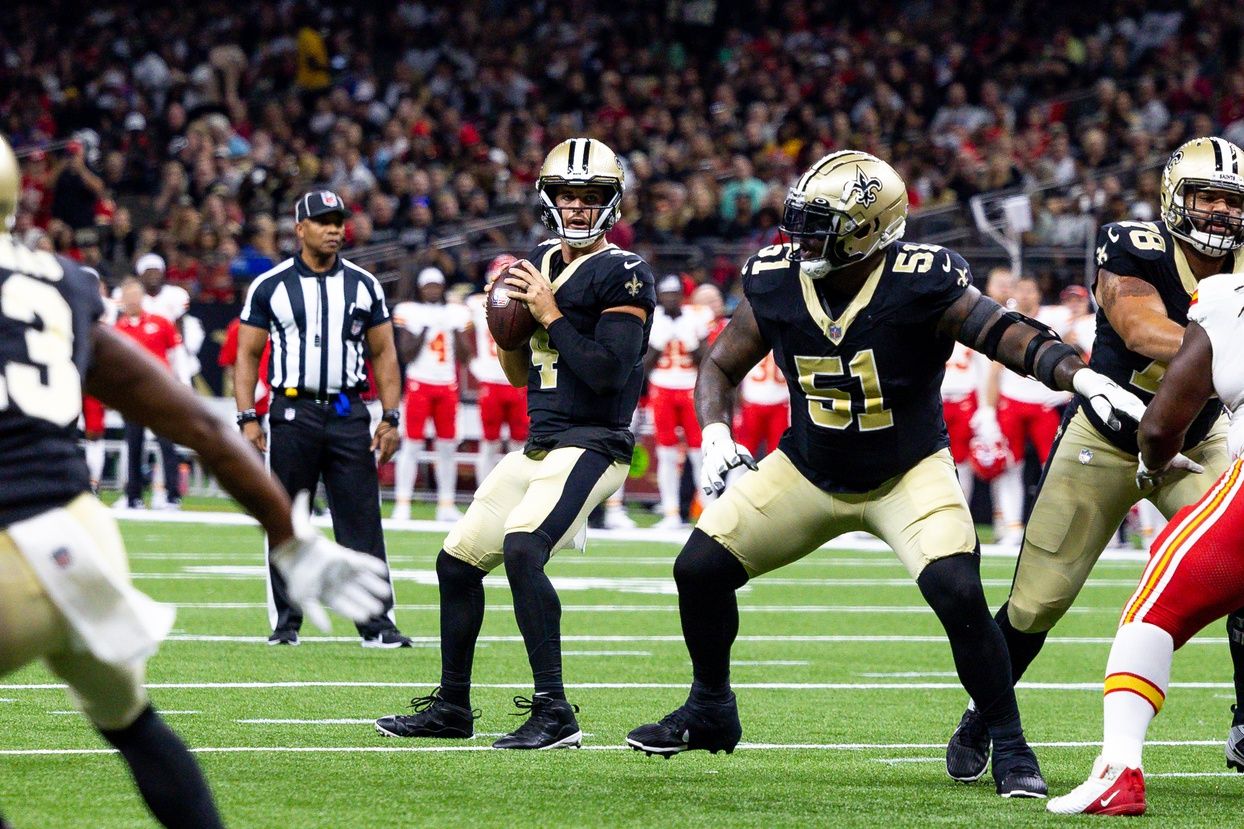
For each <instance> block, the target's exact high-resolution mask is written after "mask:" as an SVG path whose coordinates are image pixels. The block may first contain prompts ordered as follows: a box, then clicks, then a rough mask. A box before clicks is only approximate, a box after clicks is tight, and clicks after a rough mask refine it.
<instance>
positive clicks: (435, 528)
mask: <svg viewBox="0 0 1244 829" xmlns="http://www.w3.org/2000/svg"><path fill="white" fill-rule="evenodd" d="M116 517H117V519H118V520H120V521H138V522H150V523H155V524H210V525H214V526H233V527H253V526H257V525H256V522H255V519H253V518H251V517H250V516H249V515H244V514H242V513H238V512H192V511H188V512H155V511H148V510H134V511H125V512H119V513H116ZM311 521H312V523H314V524H316V525H317V526H320V527H331V526H332V519H331V518H329V517H328V516H318V517H313V518H312V519H311ZM383 524H384V528H385V530H388V531H398V530H400V531H413V532H427V533H435V534H438V535H444V534H446V533H448V532H449V530H450V529H452V528H453V523H452V522H449V521H394V520H393V519H391V518H386V519H385V520H384V522H383ZM690 534H691V530H690V529H685V530H657V529H653V528H651V527H648V528H642V529H634V530H589V535H588V537H589V540H592V539H599V540H601V541H639V542H645V543H667V544H682V543H684V542H685V541H686V540H687V537H688V536H689V535H690ZM822 549H828V550H853V551H877V552H882V551H889V549H890V548H889V547H888V546H886V545H885V544H884V543H883V542H881V541H879V540H877V539H875V538H862V537H852V538H838V539H834V540H833V541H830V542H829V543H827V544H825V545H824V546H823V547H822ZM1017 552H1018V551H1017V550H1016V549H1015V548H1014V547H999V546H997V545H994V544H982V545H981V554H982V555H984V556H985V557H1001V558H1011V559H1014V558H1015V555H1016V553H1017ZM1101 560H1103V561H1109V560H1115V561H1148V560H1149V555H1148V551H1147V550H1106V551H1105V552H1104V553H1102V556H1101Z"/></svg>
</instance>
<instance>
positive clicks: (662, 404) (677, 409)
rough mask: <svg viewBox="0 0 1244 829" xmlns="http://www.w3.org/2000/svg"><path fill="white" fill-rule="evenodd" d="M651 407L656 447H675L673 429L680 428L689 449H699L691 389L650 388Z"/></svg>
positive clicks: (676, 441)
mask: <svg viewBox="0 0 1244 829" xmlns="http://www.w3.org/2000/svg"><path fill="white" fill-rule="evenodd" d="M648 402H649V404H651V406H652V427H653V431H655V432H656V439H657V446H677V445H678V435H677V434H676V433H675V429H677V428H681V429H682V433H683V437H684V438H686V441H687V447H688V448H689V449H699V448H700V424H699V423H698V422H697V421H696V419H695V401H694V399H693V397H692V390H691V389H663V388H661V387H660V386H652V387H650V389H649V391H648Z"/></svg>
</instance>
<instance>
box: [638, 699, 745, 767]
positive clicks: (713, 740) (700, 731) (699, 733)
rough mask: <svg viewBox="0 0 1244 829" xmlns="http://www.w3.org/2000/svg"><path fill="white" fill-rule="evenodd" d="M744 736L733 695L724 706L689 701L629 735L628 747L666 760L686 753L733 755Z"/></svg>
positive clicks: (722, 704) (721, 704)
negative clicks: (701, 752) (657, 755)
mask: <svg viewBox="0 0 1244 829" xmlns="http://www.w3.org/2000/svg"><path fill="white" fill-rule="evenodd" d="M742 736H743V725H742V724H741V723H740V722H739V706H738V703H737V702H736V701H735V698H734V694H733V693H731V694H730V699H729V700H728V701H726V702H723V703H716V704H711V703H704V702H699V701H696V700H693V699H688V700H687V701H686V702H685V703H683V704H682V706H681V707H679V708H675V709H674V710H673V711H671V712H670V713H668V714H666V715H665V716H664V717H662V718H661V721H660V722H656V723H650V724H648V725H641V726H640V727H639V728H636V729H635V730H633V731H632V732H631V733H630V734H627V735H626V744H627V745H629V746H630V747H631V748H633V749H635V750H636V751H642V752H643V753H644V754H646V755H648V756H649V757H651V756H652V755H654V754H659V755H661V756H662V757H665V758H666V759H668V758H670V757H673V756H674V755H675V754H678V753H680V752H683V751H708V752H711V753H713V754H716V753H717V752H719V751H724V752H725V753H726V754H732V753H733V752H734V747H735V746H737V745H738V744H739V740H740V739H741V738H742Z"/></svg>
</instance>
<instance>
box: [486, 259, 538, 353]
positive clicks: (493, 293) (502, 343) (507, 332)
mask: <svg viewBox="0 0 1244 829" xmlns="http://www.w3.org/2000/svg"><path fill="white" fill-rule="evenodd" d="M505 258H507V259H509V261H508V262H505V263H504V264H499V263H498V261H497V260H494V261H493V263H492V266H491V267H489V269H488V270H489V273H488V276H489V277H490V278H491V279H492V287H491V288H489V290H488V299H487V301H486V303H485V313H486V314H487V317H488V331H489V332H490V333H491V334H492V338H493V339H494V340H496V341H497V346H498V347H500V348H504V349H505V350H506V351H513V350H514V349H516V348H520V347H522V345H523V343H525V342H527V340H528V339H530V338H531V335H532V334H534V333H535V330H536V318H535V317H533V316H532V315H531V311H530V310H528V308H527V303H525V302H523V301H522V300H518V299H510V297H509V296H508V293H507V292H508V291H509V289H510V286H509V285H507V284H506V283H505V278H506V276H507V275H508V274H509V271H510V265H512V264H514V263H515V262H517V261H518V260H517V259H515V258H514V257H512V256H511V257H505Z"/></svg>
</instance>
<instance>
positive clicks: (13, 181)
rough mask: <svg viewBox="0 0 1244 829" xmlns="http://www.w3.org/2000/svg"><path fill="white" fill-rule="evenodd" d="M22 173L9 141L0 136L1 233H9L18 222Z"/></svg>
mask: <svg viewBox="0 0 1244 829" xmlns="http://www.w3.org/2000/svg"><path fill="white" fill-rule="evenodd" d="M21 190H22V171H21V168H19V167H18V166H17V156H16V155H14V154H13V148H12V147H10V146H9V142H8V139H6V138H5V137H4V136H3V135H0V233H8V232H9V231H10V230H12V229H13V222H15V221H16V220H17V201H18V198H20V196H21Z"/></svg>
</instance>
